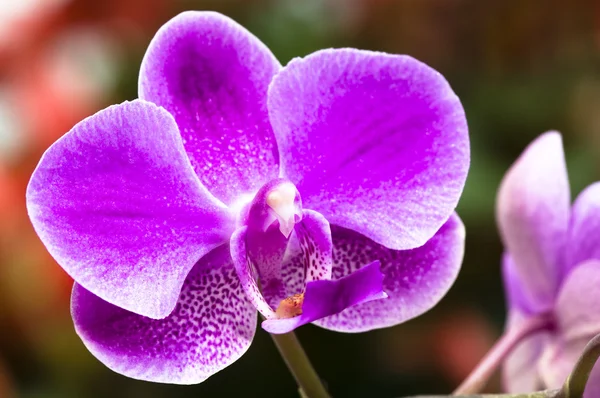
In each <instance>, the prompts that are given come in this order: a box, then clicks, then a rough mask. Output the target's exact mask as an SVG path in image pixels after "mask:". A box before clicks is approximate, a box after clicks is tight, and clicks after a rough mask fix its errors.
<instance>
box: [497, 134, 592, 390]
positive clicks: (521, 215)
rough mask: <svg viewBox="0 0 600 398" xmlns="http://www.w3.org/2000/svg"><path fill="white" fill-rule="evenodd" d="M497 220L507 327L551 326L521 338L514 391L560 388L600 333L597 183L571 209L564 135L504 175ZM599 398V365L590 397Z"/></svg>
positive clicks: (509, 366)
mask: <svg viewBox="0 0 600 398" xmlns="http://www.w3.org/2000/svg"><path fill="white" fill-rule="evenodd" d="M497 218H498V224H499V227H500V233H501V235H502V239H503V241H504V245H505V248H506V253H505V256H504V261H503V272H504V283H505V286H506V290H507V296H508V307H509V314H508V315H509V321H508V326H507V328H508V330H509V331H510V330H511V329H518V328H519V327H521V325H523V324H524V323H525V322H527V321H528V320H530V319H532V318H533V317H536V316H540V315H542V314H547V315H549V316H550V319H552V324H553V325H548V328H547V329H546V330H544V331H541V332H538V333H536V334H534V335H532V336H531V337H529V338H527V339H526V340H524V341H523V342H522V343H521V344H520V345H519V346H518V347H517V348H516V349H515V351H514V352H513V353H512V354H511V355H510V356H509V357H508V359H507V360H506V362H505V365H504V384H505V387H506V389H507V390H508V391H509V392H515V393H517V392H519V393H520V392H530V391H535V390H538V389H541V388H558V387H560V386H561V385H562V384H563V382H564V381H565V379H566V377H567V376H568V375H569V373H570V371H571V370H572V369H573V366H574V364H575V362H576V360H577V359H578V357H579V355H580V354H581V352H582V350H583V348H584V346H585V345H586V343H587V342H588V341H589V340H590V339H591V338H592V337H593V336H594V335H596V334H598V333H600V296H599V295H598V294H599V293H600V183H595V184H592V185H590V186H589V187H587V188H586V189H585V190H584V191H583V192H581V193H580V194H579V196H578V198H577V199H576V200H575V202H574V203H573V205H572V206H571V204H570V191H569V180H568V176H567V169H566V166H565V159H564V153H563V147H562V140H561V136H560V134H559V133H557V132H548V133H545V134H543V135H542V136H540V137H539V138H537V139H536V140H535V141H534V142H532V143H531V144H530V145H529V147H528V148H527V149H526V150H525V151H524V152H523V154H522V155H521V157H520V158H519V159H518V160H517V161H516V162H515V163H514V165H513V166H512V167H511V169H510V170H509V171H508V172H507V174H506V176H505V177H504V180H503V182H502V184H501V186H500V190H499V192H498V206H497ZM598 396H600V368H599V366H596V367H595V368H594V371H593V372H592V376H591V378H590V381H589V383H588V385H587V388H586V397H588V398H595V397H598Z"/></svg>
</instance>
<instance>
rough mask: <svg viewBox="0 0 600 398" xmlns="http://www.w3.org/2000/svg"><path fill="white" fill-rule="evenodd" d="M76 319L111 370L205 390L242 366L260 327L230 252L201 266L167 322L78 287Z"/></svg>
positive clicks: (215, 255)
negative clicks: (217, 377) (221, 375)
mask: <svg viewBox="0 0 600 398" xmlns="http://www.w3.org/2000/svg"><path fill="white" fill-rule="evenodd" d="M71 313H72V316H73V321H74V323H75V330H76V331H77V333H78V334H79V336H80V337H81V339H82V340H83V342H84V344H85V345H86V347H87V348H88V349H89V350H90V351H91V352H92V354H93V355H94V356H96V358H98V359H99V360H100V361H101V362H102V363H104V364H105V365H106V366H108V367H109V368H110V369H112V370H114V371H115V372H118V373H121V374H123V375H125V376H128V377H132V378H135V379H140V380H147V381H155V382H162V383H173V384H194V383H200V382H201V381H203V380H205V379H206V378H208V377H209V376H211V375H212V374H214V373H216V372H218V371H220V370H221V369H223V368H225V367H227V366H229V365H230V364H232V363H233V362H235V361H236V360H237V359H238V358H239V357H241V356H242V354H244V353H245V352H246V350H247V349H248V347H249V346H250V343H251V342H252V339H253V337H254V333H255V330H256V320H257V317H256V309H255V308H254V306H253V305H252V304H251V303H250V301H248V299H247V298H246V295H245V294H244V292H243V290H242V288H241V285H240V282H239V279H238V278H237V275H236V272H235V270H234V268H233V264H232V263H231V257H230V255H229V250H228V246H227V245H223V246H221V247H219V248H217V249H215V250H213V251H212V252H211V253H209V254H208V255H206V256H205V257H204V258H203V259H202V260H201V261H199V262H198V263H197V264H196V266H195V267H194V268H193V269H192V271H191V272H190V274H189V275H188V278H187V279H186V281H185V284H184V286H183V289H182V291H181V295H180V296H179V301H178V302H177V306H176V308H175V310H174V311H173V312H172V313H171V314H170V315H169V316H168V317H167V318H165V319H160V320H155V319H150V318H146V317H143V316H140V315H137V314H134V313H131V312H129V311H126V310H123V309H121V308H118V307H115V306H114V305H111V304H109V303H107V302H105V301H104V300H102V299H100V298H98V297H97V296H94V295H93V294H92V293H90V292H89V291H87V290H85V289H84V288H83V287H81V286H80V285H78V284H75V286H74V288H73V295H72V302H71Z"/></svg>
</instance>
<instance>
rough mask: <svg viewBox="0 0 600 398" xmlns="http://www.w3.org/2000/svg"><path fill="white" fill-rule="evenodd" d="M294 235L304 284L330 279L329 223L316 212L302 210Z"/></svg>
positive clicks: (331, 260)
mask: <svg viewBox="0 0 600 398" xmlns="http://www.w3.org/2000/svg"><path fill="white" fill-rule="evenodd" d="M296 235H297V237H298V241H299V245H300V249H301V251H302V257H303V262H304V267H303V270H304V281H305V283H308V282H312V281H318V280H321V279H331V268H332V266H333V259H332V257H333V243H332V242H331V227H330V226H329V222H328V221H327V220H326V219H325V217H323V216H322V215H321V214H319V213H317V212H316V211H313V210H304V211H303V212H302V222H300V223H299V224H298V226H297V227H296Z"/></svg>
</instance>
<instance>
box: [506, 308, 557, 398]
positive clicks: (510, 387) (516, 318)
mask: <svg viewBox="0 0 600 398" xmlns="http://www.w3.org/2000/svg"><path fill="white" fill-rule="evenodd" d="M525 317H526V315H524V314H522V313H520V312H519V311H516V310H511V311H510V313H509V317H508V324H507V327H506V329H507V330H508V329H511V328H516V327H519V323H521V322H523V321H524V320H525ZM549 340H550V334H549V333H548V332H540V333H536V334H534V335H532V336H529V337H527V338H526V339H525V340H523V341H522V342H521V343H520V344H519V345H517V347H516V348H515V349H514V350H513V351H512V352H511V353H510V355H509V356H508V357H507V359H506V360H505V362H504V364H503V366H502V384H503V386H504V389H505V390H506V392H508V393H512V394H519V393H528V392H531V391H537V390H540V389H543V381H542V378H541V375H540V371H539V362H540V359H541V357H542V354H543V352H544V349H545V348H546V346H547V344H548V341H549Z"/></svg>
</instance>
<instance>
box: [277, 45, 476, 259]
mask: <svg viewBox="0 0 600 398" xmlns="http://www.w3.org/2000/svg"><path fill="white" fill-rule="evenodd" d="M268 108H269V116H270V120H271V124H272V125H273V130H274V132H275V137H276V139H277V145H278V147H279V154H280V162H281V167H282V170H281V175H282V176H283V177H286V178H289V179H290V180H291V181H292V182H294V184H296V186H297V187H298V190H299V191H300V192H301V193H302V198H303V203H304V207H306V208H310V209H313V210H316V211H318V212H319V213H321V214H323V215H324V216H325V218H327V220H329V222H330V223H331V224H336V225H339V226H341V227H344V228H349V229H352V230H355V231H357V232H359V233H361V234H363V235H365V236H366V237H368V238H369V239H372V240H374V241H375V242H378V243H380V244H382V245H384V246H386V247H389V248H392V249H411V248H414V247H418V246H421V245H423V244H424V243H425V242H426V241H427V240H428V239H429V238H431V237H432V236H433V235H434V234H435V232H436V231H437V230H438V229H439V228H440V227H441V226H442V224H444V222H445V221H446V220H447V219H448V217H449V216H450V214H451V213H452V211H453V210H454V208H455V207H456V204H457V203H458V199H459V196H460V194H461V192H462V189H463V186H464V183H465V178H466V175H467V170H468V167H469V139H468V134H467V123H466V120H465V115H464V111H463V108H462V106H461V104H460V101H459V100H458V98H457V97H456V95H455V94H454V92H453V91H452V89H451V88H450V86H449V85H448V83H447V82H446V80H445V79H444V78H443V77H442V76H441V75H440V74H439V73H438V72H436V71H435V70H433V69H431V68H430V67H428V66H426V65H425V64H423V63H421V62H419V61H417V60H415V59H413V58H411V57H409V56H400V55H388V54H383V53H375V52H369V51H362V50H354V49H338V50H323V51H318V52H316V53H314V54H311V55H309V56H307V57H306V58H303V59H295V60H292V61H291V62H290V63H289V64H288V65H287V66H286V67H285V68H283V69H282V70H281V72H279V74H278V75H277V76H275V78H274V80H273V82H272V83H271V86H270V88H269V93H268ZM363 265H364V264H363Z"/></svg>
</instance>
